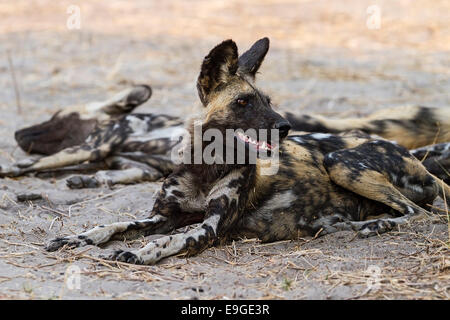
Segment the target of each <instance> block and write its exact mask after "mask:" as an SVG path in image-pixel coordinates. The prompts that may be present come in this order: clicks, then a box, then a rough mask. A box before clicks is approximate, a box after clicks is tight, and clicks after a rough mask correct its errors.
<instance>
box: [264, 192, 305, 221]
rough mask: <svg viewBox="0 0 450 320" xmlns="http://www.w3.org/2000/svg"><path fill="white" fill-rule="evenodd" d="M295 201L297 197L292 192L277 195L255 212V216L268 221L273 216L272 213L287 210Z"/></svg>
mask: <svg viewBox="0 0 450 320" xmlns="http://www.w3.org/2000/svg"><path fill="white" fill-rule="evenodd" d="M295 199H297V196H296V195H295V194H294V193H293V192H292V190H288V191H285V192H282V193H277V194H275V195H274V196H273V197H272V198H270V199H269V200H267V201H266V203H265V204H264V206H263V207H261V208H259V209H258V210H257V211H256V215H258V216H262V217H264V218H265V219H270V218H271V217H272V215H273V211H275V210H281V209H286V208H289V207H290V206H291V203H292V202H293V201H294V200H295Z"/></svg>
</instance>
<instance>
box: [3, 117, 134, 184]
mask: <svg viewBox="0 0 450 320" xmlns="http://www.w3.org/2000/svg"><path fill="white" fill-rule="evenodd" d="M124 130H125V129H124V128H123V127H122V126H121V125H120V124H118V123H117V121H110V122H106V123H104V124H103V125H102V126H101V127H100V126H99V127H97V128H96V130H94V131H93V132H92V133H91V134H90V135H89V137H88V138H87V139H86V141H85V142H84V143H83V144H81V145H78V146H74V147H70V148H66V149H64V150H62V151H59V152H58V153H55V154H53V155H51V156H46V157H42V158H39V159H37V160H36V159H31V158H29V159H25V160H23V161H20V162H18V163H16V164H14V165H12V166H8V165H6V166H2V167H0V177H4V176H20V175H23V174H25V173H29V172H39V171H42V170H48V169H55V168H61V167H65V166H69V165H75V164H79V163H82V162H84V161H99V160H102V159H104V158H105V157H106V156H108V155H109V154H110V152H111V150H113V149H114V148H115V147H116V146H117V145H120V144H121V143H122V142H123V141H124V140H125V139H126V138H127V133H126V132H124Z"/></svg>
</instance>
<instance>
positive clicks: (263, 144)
mask: <svg viewBox="0 0 450 320" xmlns="http://www.w3.org/2000/svg"><path fill="white" fill-rule="evenodd" d="M236 136H237V137H238V138H239V139H240V140H242V141H243V142H245V143H246V144H248V145H250V146H252V147H254V148H255V149H256V150H258V151H259V150H266V151H272V150H273V149H274V148H275V147H274V146H272V145H270V144H269V143H267V141H258V140H255V139H253V138H252V137H250V136H248V135H246V134H244V133H242V132H236Z"/></svg>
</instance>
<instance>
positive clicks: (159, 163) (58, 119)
mask: <svg viewBox="0 0 450 320" xmlns="http://www.w3.org/2000/svg"><path fill="white" fill-rule="evenodd" d="M151 94H152V91H151V88H150V87H149V86H147V85H139V86H135V87H133V88H130V89H127V90H124V91H122V92H120V93H118V94H116V95H115V96H114V97H112V98H110V99H108V100H106V101H101V102H92V103H89V104H86V105H81V106H74V107H69V108H66V109H64V110H62V111H59V112H57V113H56V114H55V115H54V116H53V117H52V118H51V119H50V120H49V121H46V122H44V123H41V124H38V125H35V126H32V127H29V128H24V129H22V130H19V131H17V132H16V134H15V138H16V140H17V142H18V144H19V146H20V147H21V148H22V149H23V150H24V151H27V152H32V153H39V154H44V155H47V156H46V157H42V158H40V159H25V160H24V161H21V162H18V163H16V164H14V165H11V166H0V176H2V175H3V176H19V175H23V174H26V173H29V172H45V171H54V170H61V171H85V170H88V169H96V170H98V169H108V170H100V171H98V172H97V173H96V174H95V176H92V177H91V176H84V175H82V176H73V177H70V178H69V179H68V180H67V185H68V186H69V187H70V188H84V187H97V186H99V185H100V184H108V185H112V184H116V183H133V182H136V181H156V180H158V179H160V178H163V177H166V176H167V175H168V174H169V173H171V172H172V170H173V167H174V164H173V162H172V160H171V151H172V148H173V146H174V145H176V144H177V143H178V142H179V141H172V137H173V136H174V135H176V133H177V132H179V131H180V130H182V129H183V127H184V125H183V122H182V121H181V120H179V119H177V118H175V117H171V116H168V115H155V114H150V113H147V114H145V113H135V114H129V113H130V112H131V111H133V110H134V109H135V108H136V107H137V106H139V105H141V104H142V103H144V102H145V101H147V100H148V99H149V98H150V96H151ZM84 162H90V163H88V164H86V163H84ZM110 169H114V170H110Z"/></svg>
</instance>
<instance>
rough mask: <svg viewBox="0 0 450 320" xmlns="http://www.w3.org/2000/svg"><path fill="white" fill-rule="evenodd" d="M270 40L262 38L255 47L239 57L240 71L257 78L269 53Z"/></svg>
mask: <svg viewBox="0 0 450 320" xmlns="http://www.w3.org/2000/svg"><path fill="white" fill-rule="evenodd" d="M269 44H270V42H269V38H262V39H259V40H258V41H256V42H255V43H254V44H253V46H252V47H251V48H250V49H248V50H247V51H246V52H244V53H243V54H242V55H241V56H240V57H239V69H238V71H239V72H241V73H243V74H246V75H249V76H250V77H252V78H255V74H256V72H257V71H258V69H259V67H260V66H261V63H262V62H263V60H264V57H265V56H266V54H267V51H269Z"/></svg>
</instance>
